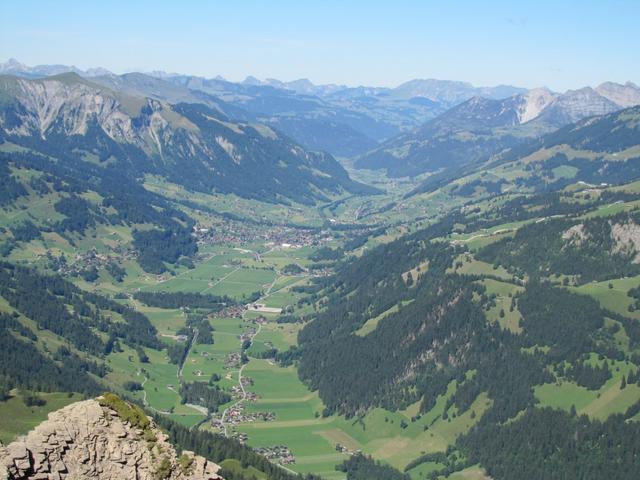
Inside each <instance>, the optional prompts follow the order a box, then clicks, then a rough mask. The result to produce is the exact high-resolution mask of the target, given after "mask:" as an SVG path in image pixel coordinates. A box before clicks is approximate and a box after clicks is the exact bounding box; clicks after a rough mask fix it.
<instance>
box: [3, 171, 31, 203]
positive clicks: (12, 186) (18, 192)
mask: <svg viewBox="0 0 640 480" xmlns="http://www.w3.org/2000/svg"><path fill="white" fill-rule="evenodd" d="M25 195H27V190H26V189H25V188H24V185H22V183H21V182H20V181H19V180H18V179H17V178H16V177H15V176H13V175H11V170H10V169H9V166H8V165H7V163H6V162H0V206H1V207H4V206H7V205H11V204H12V203H13V202H15V201H16V200H17V199H18V198H20V197H23V196H25Z"/></svg>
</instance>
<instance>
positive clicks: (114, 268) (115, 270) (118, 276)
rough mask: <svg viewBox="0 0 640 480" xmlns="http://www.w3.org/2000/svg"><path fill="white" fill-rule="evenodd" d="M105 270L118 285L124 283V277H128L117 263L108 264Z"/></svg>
mask: <svg viewBox="0 0 640 480" xmlns="http://www.w3.org/2000/svg"><path fill="white" fill-rule="evenodd" d="M105 269H106V270H107V272H109V275H111V277H112V278H113V279H114V280H115V281H116V282H118V283H122V281H123V280H124V277H126V276H127V271H126V270H125V269H124V268H122V267H121V266H120V265H118V264H117V263H115V262H109V263H107V265H106V267H105Z"/></svg>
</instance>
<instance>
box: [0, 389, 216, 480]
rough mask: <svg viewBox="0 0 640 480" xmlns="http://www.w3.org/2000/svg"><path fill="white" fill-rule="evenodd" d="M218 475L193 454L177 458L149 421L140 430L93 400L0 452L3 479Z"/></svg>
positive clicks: (174, 479) (160, 479) (203, 479)
mask: <svg viewBox="0 0 640 480" xmlns="http://www.w3.org/2000/svg"><path fill="white" fill-rule="evenodd" d="M134 423H135V422H134ZM219 470H220V467H219V466H218V465H216V464H214V463H211V462H209V461H207V460H206V459H205V458H203V457H200V456H197V455H194V454H193V453H192V452H183V453H182V455H180V456H178V455H177V453H176V450H175V448H174V447H173V446H172V445H171V444H170V443H169V442H168V438H167V436H166V435H165V434H164V433H163V432H161V431H160V430H159V429H158V428H157V427H156V426H155V424H154V423H153V421H152V420H148V422H147V419H146V418H145V426H144V427H143V428H140V426H139V425H132V423H131V422H130V421H129V420H123V419H122V418H120V416H119V414H118V413H117V412H116V411H115V410H113V409H112V408H111V407H109V406H106V405H105V406H103V405H101V404H100V403H99V402H98V401H96V400H86V401H82V402H78V403H74V404H71V405H69V406H67V407H65V408H63V409H61V410H58V411H56V412H53V413H51V414H49V419H48V420H47V421H45V422H43V423H41V424H40V425H39V426H38V427H36V429H35V430H33V431H31V432H30V433H29V434H27V435H26V436H25V437H22V438H20V439H18V440H16V441H15V442H13V443H11V444H10V445H8V446H6V447H0V479H2V480H5V479H11V480H13V479H42V480H44V479H65V480H82V479H101V480H111V479H113V480H116V479H117V480H121V479H122V480H124V479H137V480H186V479H194V480H217V479H222V477H220V476H219V475H218V474H217V472H218V471H219Z"/></svg>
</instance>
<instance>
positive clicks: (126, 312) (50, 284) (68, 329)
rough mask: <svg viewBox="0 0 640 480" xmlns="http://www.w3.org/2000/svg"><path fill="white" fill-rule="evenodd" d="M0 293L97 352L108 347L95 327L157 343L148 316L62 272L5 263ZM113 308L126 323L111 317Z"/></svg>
mask: <svg viewBox="0 0 640 480" xmlns="http://www.w3.org/2000/svg"><path fill="white" fill-rule="evenodd" d="M0 296H2V297H4V298H5V299H6V300H7V302H9V304H10V305H11V306H12V307H13V308H15V309H16V310H17V311H19V312H20V313H22V314H23V315H25V316H26V317H28V318H31V319H32V320H34V321H35V322H36V323H37V324H38V326H39V328H43V329H47V330H50V331H52V332H53V333H56V334H58V335H60V336H61V337H63V338H65V339H67V340H69V341H70V342H71V343H72V344H73V345H74V346H75V347H76V348H78V349H79V350H81V351H84V352H87V353H91V354H93V355H102V354H104V353H108V352H107V345H106V344H105V343H104V342H103V341H102V340H101V339H100V337H99V336H98V335H97V333H95V331H96V330H98V331H102V332H105V333H107V334H109V335H110V336H113V337H117V338H121V339H122V340H124V341H125V342H127V343H130V344H133V345H145V346H148V347H153V348H158V347H159V346H160V344H159V342H158V340H157V338H156V329H155V327H153V325H152V324H151V322H150V321H149V319H148V318H147V317H146V316H145V315H143V314H141V313H139V312H136V311H134V310H131V309H130V308H128V307H126V306H124V305H121V304H119V303H117V302H114V301H113V300H110V299H107V298H105V297H102V296H101V295H98V294H95V293H91V292H85V291H83V290H80V289H79V288H78V287H76V286H75V285H73V284H72V283H70V282H68V281H66V280H64V279H63V278H61V277H59V276H46V275H41V274H39V273H37V272H36V271H35V270H32V269H28V268H24V267H20V266H15V265H11V264H8V263H0ZM111 313H117V314H119V315H121V316H122V318H123V319H124V320H125V322H112V321H111V318H110V317H111Z"/></svg>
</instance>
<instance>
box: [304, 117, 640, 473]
mask: <svg viewBox="0 0 640 480" xmlns="http://www.w3.org/2000/svg"><path fill="white" fill-rule="evenodd" d="M605 132H608V133H605ZM609 138H611V139H612V140H611V142H609V141H608V139H609ZM639 140H640V137H639V136H638V132H637V107H636V108H632V109H628V110H625V111H622V112H619V113H615V114H610V115H608V116H605V117H600V118H596V119H593V120H587V121H583V122H582V123H579V124H577V125H574V126H571V127H567V128H565V129H563V130H562V131H561V132H558V133H557V134H552V135H550V136H548V137H545V139H544V140H543V141H541V142H544V146H545V147H544V148H542V149H540V147H539V148H538V149H535V148H533V147H532V149H531V151H529V150H521V151H520V152H521V155H522V156H521V157H518V158H517V160H516V159H514V160H512V162H513V163H514V164H516V163H518V164H524V165H530V170H532V171H534V172H535V171H536V170H537V165H538V164H537V163H536V162H539V164H540V165H544V163H545V162H546V161H548V157H545V156H544V155H542V156H541V152H547V151H552V150H553V148H554V147H555V146H562V148H572V149H574V150H573V151H575V152H577V153H575V154H574V155H575V156H576V157H579V156H580V154H581V152H582V151H585V150H586V149H592V150H591V151H592V152H594V153H593V154H592V155H590V156H589V158H584V159H583V160H580V162H581V163H576V165H580V167H582V168H586V169H585V170H584V171H583V170H580V168H579V167H577V168H576V171H577V173H576V177H575V178H574V179H573V181H572V180H571V178H565V179H563V181H562V182H561V183H560V182H559V183H557V184H555V185H552V187H553V188H549V189H546V188H531V189H529V190H528V189H527V188H523V185H524V184H520V186H519V187H518V189H513V190H511V191H507V190H506V189H505V190H503V192H501V191H500V189H499V188H498V189H493V190H489V189H485V188H483V185H481V184H476V185H473V184H471V185H472V186H471V187H470V188H469V189H468V191H466V192H464V193H463V192H462V191H461V190H462V188H463V187H464V185H466V184H467V183H464V182H465V181H464V180H459V183H456V182H454V184H453V186H451V185H449V186H448V187H443V188H446V189H450V190H451V191H452V192H454V191H455V190H456V189H458V191H459V194H461V195H467V196H468V203H467V204H466V205H465V206H464V207H462V208H460V209H457V210H454V211H453V212H451V213H448V214H446V215H444V217H443V218H442V219H441V220H440V221H439V222H436V223H434V224H433V225H431V226H429V227H427V228H426V229H423V230H420V231H418V232H416V233H413V234H411V235H408V236H405V237H401V238H399V239H398V240H395V241H393V242H391V243H388V244H385V245H381V246H379V247H377V248H375V249H373V250H371V251H370V252H367V253H364V254H363V255H362V256H361V257H359V258H353V259H352V260H350V261H348V262H345V263H344V264H343V265H342V266H341V267H340V268H339V270H338V272H337V274H336V275H335V277H333V278H331V279H328V280H326V281H321V282H319V283H318V285H317V290H318V292H317V293H316V298H317V299H318V302H319V304H320V305H323V306H324V307H325V308H323V309H322V310H320V311H319V312H318V313H317V315H316V316H315V317H314V319H313V320H312V321H311V322H310V323H309V324H307V325H306V326H305V327H304V329H303V330H302V331H301V332H300V334H299V342H300V347H299V350H297V351H296V352H295V355H296V356H298V357H299V358H300V363H299V374H300V377H301V378H302V379H303V380H304V381H305V382H306V383H307V385H309V386H310V388H312V389H314V390H317V391H318V392H319V394H320V396H321V398H322V399H323V401H324V403H325V405H326V410H325V412H324V414H325V415H331V414H333V413H334V412H341V413H343V414H345V415H347V416H350V417H353V418H354V422H358V421H366V420H364V419H366V418H367V417H368V415H369V412H371V411H372V410H374V409H376V408H380V407H381V408H384V409H386V410H391V411H396V410H397V411H407V410H408V409H413V408H416V407H415V405H418V407H417V408H416V410H412V411H415V412H417V413H415V415H414V416H413V417H412V420H411V421H412V422H414V423H416V424H419V425H420V426H423V428H424V432H425V440H424V441H425V442H426V441H427V439H428V438H429V435H428V433H429V431H430V430H429V429H430V428H431V426H432V425H433V424H437V422H441V421H442V422H445V424H446V422H451V420H452V419H453V421H454V422H457V425H458V428H459V430H458V433H457V434H456V437H455V440H454V441H453V442H452V444H451V445H450V447H449V448H448V449H447V450H446V451H444V450H443V451H437V450H436V451H435V452H434V451H431V452H429V453H426V454H425V455H424V456H423V457H421V458H418V459H416V461H415V462H412V463H410V464H408V465H407V466H406V469H407V471H409V472H410V473H411V472H412V471H413V470H412V469H417V470H416V472H418V471H422V470H420V469H421V468H423V467H421V466H424V468H426V469H427V470H428V471H431V472H433V473H432V478H437V476H438V475H448V474H450V473H451V472H453V471H460V470H462V469H465V468H467V467H471V466H473V465H478V464H479V465H480V466H481V467H483V468H484V470H485V471H486V473H487V475H488V476H489V477H491V478H494V479H525V478H565V477H566V476H567V475H569V476H573V475H575V474H576V472H580V473H579V475H580V476H581V478H589V479H596V478H602V474H603V472H607V475H613V476H615V477H616V478H629V479H630V478H633V477H634V475H635V473H634V472H636V471H637V469H638V468H639V467H640V463H639V462H640V460H639V458H640V456H639V453H640V443H639V442H638V439H637V436H638V431H639V430H638V429H639V424H638V421H637V418H638V417H637V415H638V411H640V380H639V379H640V323H639V322H640V317H638V312H637V292H636V290H637V287H638V285H640V260H639V259H640V257H639V255H640V213H639V212H640V210H639V209H640V191H639V190H638V186H637V185H638V184H637V182H636V183H632V184H631V185H626V182H627V180H632V179H634V178H638V177H639V175H638V173H637V172H636V168H635V167H636V163H637V159H635V158H634V157H633V151H634V148H636V147H635V145H637V143H638V141H639ZM614 145H615V146H614ZM611 149H614V150H615V152H616V153H618V156H617V157H616V156H615V154H614V153H611V152H609V153H605V151H607V150H611ZM595 152H599V153H598V154H596V153H595ZM558 154H559V153H557V152H556V153H554V154H549V157H552V156H553V155H558ZM512 155H515V151H514V152H512ZM600 155H602V157H604V158H602V157H600ZM572 156H573V155H572ZM563 165H567V166H569V165H573V163H572V161H571V160H569V159H568V158H567V157H563V159H562V160H559V161H558V163H557V164H555V165H554V167H553V168H557V167H562V166H563ZM590 165H594V167H593V169H591V167H589V166H590ZM595 165H597V167H596V166H595ZM503 166H505V165H502V166H501V167H496V168H502V167H503ZM534 169H535V170H534ZM587 169H588V170H587ZM596 170H597V171H598V172H599V174H601V175H602V178H603V181H605V182H607V185H604V184H603V185H599V186H598V187H595V186H592V185H591V186H590V185H588V184H586V183H584V182H582V183H581V182H578V181H576V180H578V179H582V178H585V179H586V180H589V181H595V175H596V173H595V171H596ZM587 171H588V172H594V173H593V175H594V177H582V176H581V174H585V173H583V172H587ZM505 177H506V174H505ZM538 178H540V179H541V180H542V181H545V183H547V181H548V180H543V179H544V177H542V176H540V177H538ZM504 181H505V183H506V182H513V181H514V178H513V177H509V178H505V180H504ZM466 182H469V180H466ZM516 182H517V179H516ZM611 184H614V185H617V186H612V185H611ZM476 187H477V188H476ZM550 187H551V186H550ZM547 190H552V191H551V192H549V191H547ZM527 192H528V193H527ZM600 398H602V400H600ZM605 398H606V399H607V400H605ZM434 412H435V413H434ZM460 423H462V424H463V426H462V427H461V426H460ZM438 431H439V430H438ZM576 438H577V439H579V441H576ZM603 438H606V439H607V440H606V441H603V440H601V439H603ZM549 448H550V449H553V450H554V451H555V452H556V454H554V455H553V458H552V459H549V458H548V456H547V454H546V453H545V452H546V451H547V449H549ZM425 465H426V466H425ZM416 474H417V473H416Z"/></svg>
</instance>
